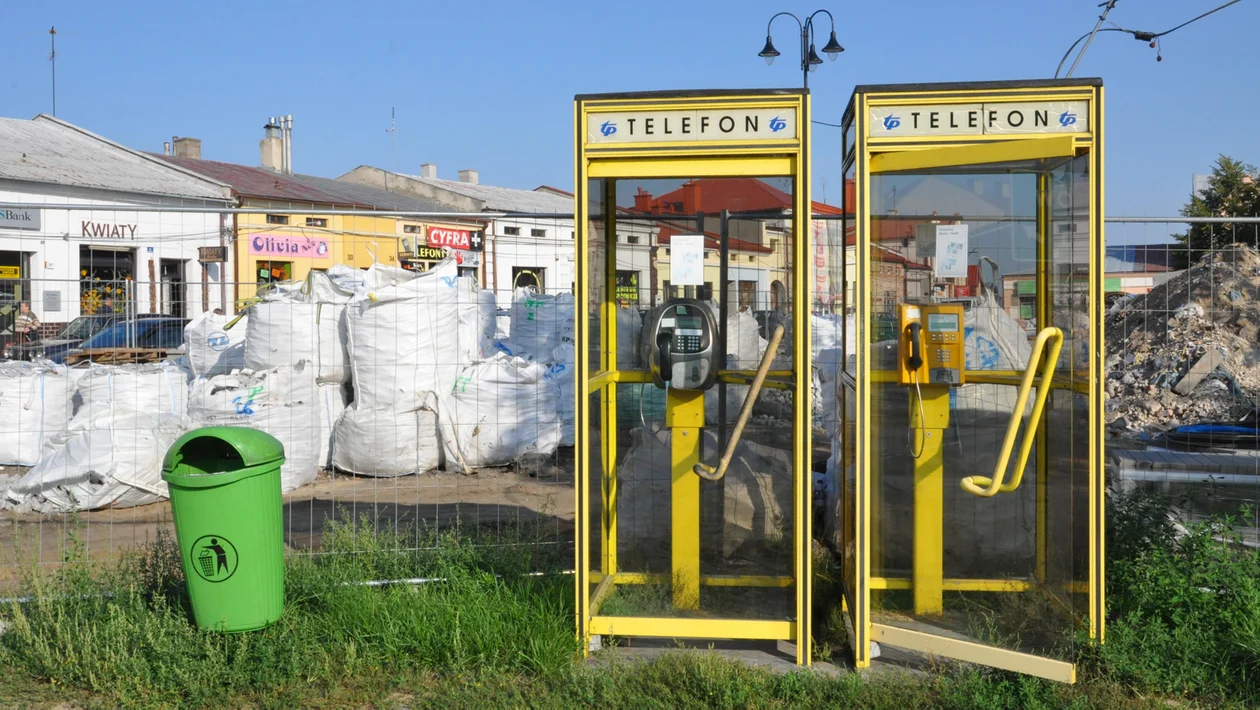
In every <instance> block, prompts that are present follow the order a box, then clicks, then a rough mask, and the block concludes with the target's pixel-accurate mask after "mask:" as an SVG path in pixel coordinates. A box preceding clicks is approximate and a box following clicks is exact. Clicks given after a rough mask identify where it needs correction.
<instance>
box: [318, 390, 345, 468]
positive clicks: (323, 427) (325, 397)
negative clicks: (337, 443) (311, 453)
mask: <svg viewBox="0 0 1260 710" xmlns="http://www.w3.org/2000/svg"><path fill="white" fill-rule="evenodd" d="M315 397H316V409H317V411H316V416H317V417H318V418H319V465H320V468H331V467H332V465H333V463H332V448H333V428H334V427H336V426H337V420H338V419H340V418H341V413H342V412H344V411H346V390H345V387H343V386H342V385H340V384H321V385H320V386H319V391H318V392H317V393H316V395H315Z"/></svg>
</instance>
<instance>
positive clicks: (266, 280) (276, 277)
mask: <svg viewBox="0 0 1260 710" xmlns="http://www.w3.org/2000/svg"><path fill="white" fill-rule="evenodd" d="M257 263H258V283H260V284H271V283H279V282H281V281H292V280H293V262H291V261H259V262H257Z"/></svg>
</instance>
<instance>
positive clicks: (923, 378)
mask: <svg viewBox="0 0 1260 710" xmlns="http://www.w3.org/2000/svg"><path fill="white" fill-rule="evenodd" d="M897 316H898V317H897V323H898V326H899V327H898V332H900V333H901V341H900V342H901V347H902V356H901V357H899V358H897V365H898V368H897V373H898V382H900V383H901V384H903V385H920V384H922V385H961V384H964V382H963V378H964V377H965V374H964V373H965V372H966V370H965V369H964V368H963V308H962V306H959V305H953V304H939V303H924V304H917V303H903V304H900V305H898V306H897ZM925 325H926V327H924V326H925Z"/></svg>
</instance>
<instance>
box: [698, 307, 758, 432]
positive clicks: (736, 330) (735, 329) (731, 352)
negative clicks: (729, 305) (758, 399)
mask: <svg viewBox="0 0 1260 710" xmlns="http://www.w3.org/2000/svg"><path fill="white" fill-rule="evenodd" d="M713 307H714V308H715V309H716V305H714V306H713ZM714 312H716V310H715V311H714ZM725 330H726V365H725V366H724V367H723V368H722V369H724V370H756V369H757V368H758V367H759V366H760V365H761V354H762V353H763V352H765V349H766V347H767V346H769V342H768V341H766V340H765V339H763V338H762V337H761V333H760V331H759V329H758V326H757V319H756V318H754V317H753V315H752V313H750V312H748V311H736V312H734V313H728V314H727V316H726V327H725ZM749 389H750V388H749V387H748V385H727V386H726V421H727V423H730V422H734V421H735V420H736V419H738V418H739V410H740V408H741V407H742V406H743V405H744V398H745V397H747V396H748V392H749ZM718 409H719V407H718V390H717V387H716V386H715V387H713V388H711V389H709V390H707V391H706V392H705V393H704V416H705V421H707V422H709V423H711V424H716V423H717V421H718V419H719V418H720V417H719V411H718Z"/></svg>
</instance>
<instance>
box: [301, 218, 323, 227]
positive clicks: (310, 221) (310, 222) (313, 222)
mask: <svg viewBox="0 0 1260 710" xmlns="http://www.w3.org/2000/svg"><path fill="white" fill-rule="evenodd" d="M306 226H308V227H327V226H328V220H327V219H325V218H324V217H307V218H306Z"/></svg>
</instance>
